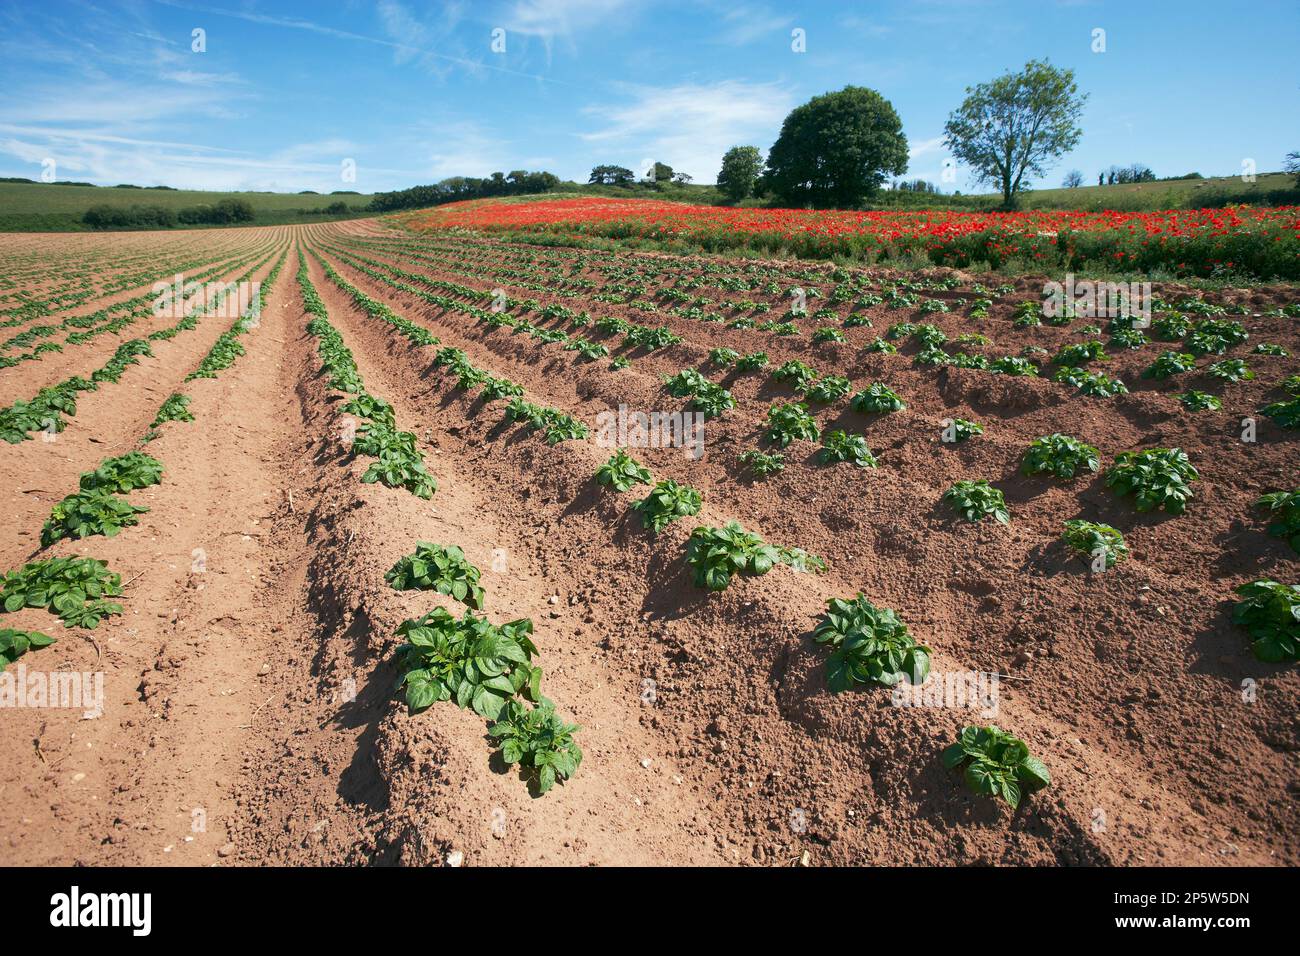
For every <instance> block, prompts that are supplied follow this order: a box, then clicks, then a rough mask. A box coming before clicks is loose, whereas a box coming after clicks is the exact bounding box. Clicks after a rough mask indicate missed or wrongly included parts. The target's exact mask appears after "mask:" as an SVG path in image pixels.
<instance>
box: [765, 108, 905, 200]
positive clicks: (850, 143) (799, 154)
mask: <svg viewBox="0 0 1300 956" xmlns="http://www.w3.org/2000/svg"><path fill="white" fill-rule="evenodd" d="M905 172H907V137H906V136H904V135H903V122H902V120H900V119H899V118H898V113H896V112H895V111H894V107H893V105H892V104H891V103H890V102H889V100H887V99H885V98H884V97H883V96H881V95H880V94H879V93H877V92H876V91H875V90H869V89H867V88H866V87H862V86H846V87H845V88H844V89H842V90H839V91H838V92H835V93H826V94H823V95H822V96H814V97H813V98H812V99H811V100H809V101H808V102H807V103H805V104H803V105H802V106H798V107H795V109H794V110H793V111H792V112H791V113H790V115H789V116H787V117H786V118H785V122H784V123H783V124H781V135H780V136H779V137H777V141H776V143H775V144H773V146H772V149H771V150H770V152H769V153H768V156H767V170H766V172H765V173H764V175H763V180H764V186H765V187H766V188H767V189H768V190H769V191H770V192H772V193H773V194H774V195H775V196H776V197H777V198H778V199H779V200H780V201H781V202H783V203H786V204H788V205H791V206H814V207H817V208H828V207H850V206H856V205H859V204H860V203H862V201H863V200H864V199H866V198H868V197H869V196H871V195H873V194H874V193H876V192H877V191H878V190H879V189H880V186H881V184H882V183H884V182H885V181H886V180H887V179H888V178H889V177H890V176H891V175H893V176H901V175H902V174H903V173H905Z"/></svg>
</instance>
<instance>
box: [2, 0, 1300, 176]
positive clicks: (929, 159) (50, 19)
mask: <svg viewBox="0 0 1300 956" xmlns="http://www.w3.org/2000/svg"><path fill="white" fill-rule="evenodd" d="M195 29H202V30H203V31H205V39H206V51H204V52H195V51H194V50H193V49H192V45H193V41H192V31H193V30H195ZM1097 29H1101V30H1104V31H1105V37H1104V39H1105V51H1104V52H1094V51H1093V46H1094V44H1095V41H1094V30H1097ZM494 30H502V31H504V45H505V50H504V52H494V50H493V49H492V42H493V31H494ZM794 30H802V31H803V32H804V37H805V38H806V49H805V51H804V52H795V51H794V50H793V49H792V45H793V41H792V31H794ZM1297 50H1300V4H1298V3H1296V2H1295V0H1256V2H1255V3H1252V4H1251V5H1250V7H1249V12H1246V8H1243V7H1234V6H1232V5H1231V4H1224V3H1222V2H1208V0H1207V2H1202V0H1181V2H1143V0H1128V2H1115V0H1093V2H1089V0H1024V2H1022V0H883V2H857V3H832V2H819V3H805V4H798V3H782V2H776V0H770V2H769V0H753V2H747V0H741V2H731V3H727V2H720V0H719V2H713V0H693V2H670V0H659V2H646V0H504V2H493V0H476V2H469V0H465V2H448V3H416V2H414V0H402V2H398V0H345V2H332V3H331V2H318V3H310V4H309V3H269V2H268V3H264V2H253V0H223V2H222V3H219V4H217V5H208V4H206V3H202V2H199V3H190V2H180V0H167V2H160V0H136V2H130V3H121V4H111V3H100V2H89V3H79V2H63V0H44V2H33V0H24V2H17V3H14V2H7V3H5V4H4V5H3V6H0V88H3V89H4V91H5V93H4V96H3V102H2V103H0V174H2V175H17V176H29V177H31V178H39V176H40V173H41V168H42V167H41V163H42V161H43V160H45V159H47V158H52V159H54V160H55V161H56V162H57V164H58V165H57V168H56V172H57V178H60V179H77V180H88V181H91V182H96V183H101V184H113V183H119V182H131V183H136V184H139V185H155V184H166V185H172V186H178V187H185V188H202V189H270V190H280V191H293V190H298V189H308V188H310V189H317V190H320V191H323V192H324V191H330V190H333V189H358V190H361V191H363V192H371V191H376V190H384V189H395V188H402V187H405V186H410V185H414V184H417V183H425V182H433V181H436V180H438V179H441V178H443V177H446V176H451V175H457V174H462V175H485V174H487V173H490V172H492V171H493V170H502V171H509V170H511V169H519V168H525V169H541V168H544V169H549V170H551V171H553V172H555V173H557V174H559V175H560V176H562V177H564V178H566V179H569V178H577V179H581V180H585V179H586V177H587V174H588V172H589V171H590V169H591V167H592V166H593V165H595V164H597V163H615V164H618V165H622V166H628V167H631V168H643V167H644V165H645V164H646V163H647V161H649V160H656V159H657V160H662V161H664V162H667V163H669V164H670V165H672V166H674V167H675V168H677V169H679V170H682V171H685V172H687V173H690V174H691V175H693V176H694V177H695V179H696V181H697V182H712V181H713V179H714V176H715V175H716V173H717V169H718V163H719V159H720V158H721V155H722V153H723V151H725V150H726V148H727V147H729V146H732V145H737V144H752V145H756V146H759V147H760V148H761V149H763V150H765V151H766V149H767V147H769V146H770V145H771V144H772V142H773V141H774V139H775V138H776V135H777V133H778V132H779V130H780V126H781V121H782V119H783V118H784V117H785V115H786V113H787V112H788V111H789V110H790V109H791V108H792V107H794V106H796V105H798V104H799V103H801V102H803V101H805V100H807V99H808V98H809V97H811V96H815V95H817V94H819V93H823V92H826V91H828V90H834V89H839V88H841V87H843V86H845V85H847V84H858V85H864V86H869V87H872V88H874V89H876V90H879V91H880V92H881V93H882V94H883V95H884V96H885V97H886V98H887V99H889V100H890V101H891V102H892V103H893V104H894V107H895V108H896V109H897V110H898V113H899V115H900V116H901V117H902V120H903V126H904V130H905V132H906V134H907V137H908V141H909V144H910V148H911V153H912V159H911V167H910V169H909V172H908V176H909V178H910V177H922V178H925V179H929V180H932V181H934V182H939V183H940V184H941V185H942V186H943V188H944V189H945V191H948V190H951V189H962V190H964V191H969V190H970V189H971V188H972V185H973V184H972V183H971V181H970V180H969V179H968V177H967V175H966V170H964V169H962V168H960V167H958V168H957V170H956V171H955V178H954V179H953V180H952V181H949V182H943V181H942V175H941V173H942V170H943V165H944V160H945V159H946V156H947V154H946V152H945V150H944V148H943V145H942V142H941V138H942V133H943V123H944V120H945V119H946V118H947V115H948V113H949V112H950V111H951V110H953V109H954V108H955V107H956V106H957V105H958V104H959V103H960V101H961V99H962V95H963V91H964V88H965V87H966V86H967V85H970V84H973V83H977V82H981V81H983V80H987V79H991V78H992V77H994V76H996V75H997V74H999V73H1001V72H1004V71H1005V70H1007V69H1009V68H1014V67H1019V66H1021V65H1023V64H1024V62H1025V61H1026V60H1027V59H1030V58H1032V57H1039V58H1041V57H1049V58H1050V59H1051V60H1052V62H1053V63H1055V64H1057V65H1063V66H1069V67H1072V68H1073V69H1074V70H1075V71H1076V73H1077V78H1078V82H1079V84H1080V86H1081V87H1082V88H1083V89H1084V90H1085V91H1087V92H1089V93H1090V96H1091V98H1090V100H1089V102H1088V105H1087V109H1086V111H1085V114H1084V119H1083V126H1084V135H1083V139H1082V141H1081V143H1080V144H1079V146H1078V148H1077V149H1076V150H1075V152H1074V153H1073V154H1071V155H1070V156H1069V157H1066V158H1065V159H1064V160H1062V162H1061V163H1060V164H1059V165H1058V166H1057V167H1056V168H1054V169H1052V170H1050V171H1049V173H1048V175H1047V176H1046V177H1045V178H1044V179H1043V180H1042V181H1041V182H1040V183H1039V185H1042V186H1056V185H1059V183H1060V180H1061V178H1062V176H1063V175H1064V173H1065V171H1066V170H1068V169H1070V168H1078V169H1080V170H1082V171H1083V172H1084V176H1085V181H1093V182H1095V181H1096V173H1097V171H1098V170H1100V169H1102V168H1104V167H1106V166H1109V165H1110V164H1111V163H1117V164H1121V165H1123V164H1127V163H1131V162H1143V163H1146V164H1147V165H1149V166H1151V167H1152V168H1153V169H1154V170H1155V171H1156V173H1157V174H1158V175H1162V176H1163V175H1177V174H1181V173H1185V172H1189V171H1191V170H1198V171H1200V172H1202V173H1205V174H1207V175H1209V174H1220V175H1227V174H1233V173H1236V172H1239V171H1240V170H1241V165H1242V162H1243V160H1246V159H1253V160H1254V161H1255V163H1256V164H1257V165H1258V168H1259V170H1260V171H1261V172H1263V171H1269V170H1276V169H1279V168H1280V167H1281V164H1282V158H1283V156H1284V155H1285V154H1286V153H1287V152H1288V151H1290V150H1293V149H1300V123H1297V118H1298V117H1300V75H1298V74H1300V70H1298V69H1297V63H1300V56H1297V52H1296V51H1297ZM345 160H352V161H353V162H354V163H355V168H356V180H355V182H348V181H345V179H344V175H343V172H342V171H343V169H344V163H345Z"/></svg>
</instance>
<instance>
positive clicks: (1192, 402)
mask: <svg viewBox="0 0 1300 956" xmlns="http://www.w3.org/2000/svg"><path fill="white" fill-rule="evenodd" d="M1178 401H1180V402H1182V404H1183V408H1185V409H1187V410H1188V411H1189V412H1206V411H1210V412H1217V411H1218V410H1219V409H1221V408H1223V399H1221V398H1218V397H1216V396H1214V395H1211V394H1209V393H1208V392H1198V391H1196V389H1191V390H1190V391H1186V392H1183V394H1181V395H1179V396H1178Z"/></svg>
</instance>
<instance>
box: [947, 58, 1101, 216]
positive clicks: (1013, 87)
mask: <svg viewBox="0 0 1300 956" xmlns="http://www.w3.org/2000/svg"><path fill="white" fill-rule="evenodd" d="M1087 100H1088V94H1086V93H1080V92H1079V87H1078V85H1077V84H1076V83H1075V82H1074V71H1073V70H1064V69H1057V68H1056V67H1054V66H1052V65H1051V64H1050V63H1048V62H1046V61H1045V60H1044V61H1039V60H1030V61H1029V62H1028V63H1026V64H1025V68H1024V69H1023V70H1022V71H1021V72H1019V73H1006V74H1004V75H1002V76H999V77H998V78H997V79H995V80H993V81H992V82H989V83H981V84H979V85H978V86H973V87H967V88H966V99H965V100H964V101H963V102H962V104H961V106H960V107H959V108H958V109H957V110H956V111H955V112H954V113H953V114H952V115H951V116H949V117H948V122H947V123H946V124H945V125H944V142H945V143H946V145H947V146H948V148H949V149H950V150H952V154H953V155H954V156H956V157H957V158H958V159H959V160H961V161H962V162H963V163H965V164H966V165H967V166H969V167H971V169H972V170H973V171H974V173H975V178H976V179H978V180H979V181H981V182H985V183H988V184H989V185H991V186H995V187H997V188H998V189H1001V190H1002V200H1003V202H1004V203H1006V204H1007V205H1011V203H1012V201H1013V197H1014V196H1015V195H1016V194H1017V193H1018V192H1020V190H1021V189H1023V188H1024V187H1025V186H1027V185H1028V184H1029V177H1033V176H1042V175H1044V174H1045V173H1046V171H1047V167H1048V166H1049V165H1050V164H1051V161H1052V160H1054V159H1059V158H1060V157H1061V156H1063V155H1065V154H1066V153H1068V152H1069V151H1070V150H1072V149H1073V148H1074V147H1075V145H1076V144H1078V142H1079V137H1080V136H1082V135H1083V131H1082V130H1081V129H1080V128H1079V117H1080V116H1081V115H1082V113H1083V106H1084V103H1086V102H1087Z"/></svg>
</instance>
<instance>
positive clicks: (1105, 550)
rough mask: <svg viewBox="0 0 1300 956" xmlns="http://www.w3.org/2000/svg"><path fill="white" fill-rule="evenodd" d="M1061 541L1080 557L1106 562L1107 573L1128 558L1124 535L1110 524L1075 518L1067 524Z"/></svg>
mask: <svg viewBox="0 0 1300 956" xmlns="http://www.w3.org/2000/svg"><path fill="white" fill-rule="evenodd" d="M1061 540H1062V541H1064V542H1065V543H1066V545H1068V546H1069V547H1070V548H1072V549H1073V550H1074V551H1076V552H1078V554H1079V556H1080V557H1083V558H1086V559H1087V560H1089V561H1093V562H1096V561H1098V560H1101V561H1104V567H1105V569H1106V570H1107V571H1109V570H1110V569H1111V568H1113V567H1114V566H1115V565H1116V564H1118V563H1119V562H1120V561H1122V560H1123V559H1124V558H1127V557H1128V545H1127V544H1126V543H1125V541H1124V535H1123V534H1121V533H1120V532H1119V530H1117V529H1116V528H1112V527H1111V526H1110V525H1108V524H1099V523H1097V522H1093V521H1084V520H1083V519H1081V518H1073V519H1071V520H1069V521H1067V522H1065V531H1064V532H1063V533H1062V534H1061ZM1094 566H1095V565H1094Z"/></svg>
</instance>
